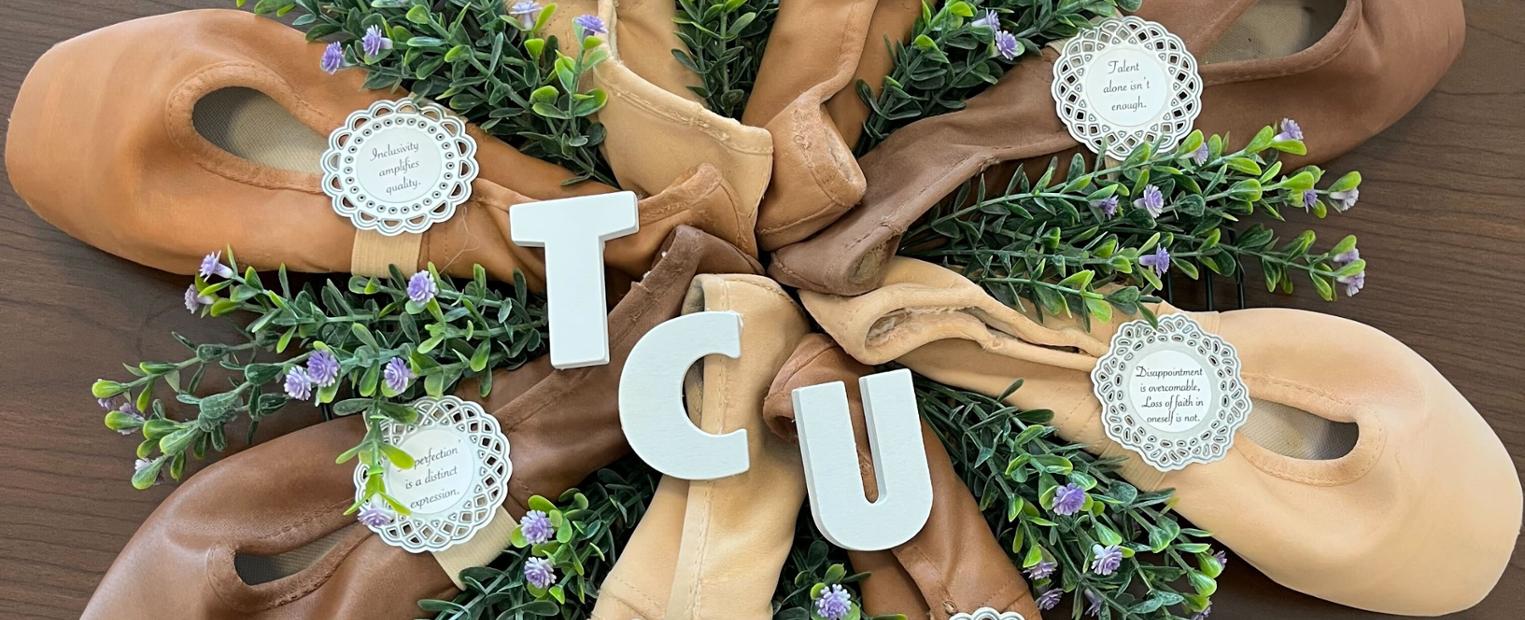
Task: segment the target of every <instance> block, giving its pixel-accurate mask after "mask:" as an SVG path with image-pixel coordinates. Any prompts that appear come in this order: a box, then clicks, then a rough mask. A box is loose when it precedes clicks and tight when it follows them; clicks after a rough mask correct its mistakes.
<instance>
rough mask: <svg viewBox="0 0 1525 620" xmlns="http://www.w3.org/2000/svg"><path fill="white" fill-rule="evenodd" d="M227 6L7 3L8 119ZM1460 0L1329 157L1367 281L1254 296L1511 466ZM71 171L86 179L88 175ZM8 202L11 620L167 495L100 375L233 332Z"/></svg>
mask: <svg viewBox="0 0 1525 620" xmlns="http://www.w3.org/2000/svg"><path fill="white" fill-rule="evenodd" d="M1415 1H1427V0H1415ZM231 4H232V2H231V1H229V0H221V1H217V0H80V1H74V2H59V1H56V0H5V2H3V3H0V99H3V101H0V109H3V110H6V111H7V114H9V110H10V108H11V103H12V102H13V101H14V100H15V96H16V90H17V88H18V87H19V86H20V84H21V80H22V78H23V77H24V76H25V75H26V72H27V70H28V68H30V67H31V65H32V62H33V61H34V60H36V58H37V57H38V56H39V55H40V54H42V53H43V51H44V50H46V49H47V48H48V47H49V46H50V45H52V44H54V43H56V42H58V41H61V40H63V39H66V38H69V37H72V36H74V35H76V34H79V33H82V32H85V31H88V30H92V29H95V28H100V27H103V26H106V25H109V24H111V23H115V22H118V21H123V20H127V19H131V18H134V17H139V16H144V15H152V14H158V13H165V12H169V11H174V10H179V9H185V8H195V7H206V6H231ZM1467 8H1468V17H1469V22H1470V23H1469V27H1468V32H1467V49H1466V53H1465V55H1464V56H1463V57H1462V59H1461V61H1460V62H1459V63H1458V64H1457V65H1456V67H1455V68H1453V69H1452V70H1451V73H1450V74H1449V75H1448V76H1447V77H1446V79H1445V81H1443V82H1442V83H1441V84H1440V87H1439V88H1438V89H1436V91H1435V92H1434V93H1433V94H1432V95H1430V97H1429V98H1428V99H1426V100H1425V101H1424V102H1423V103H1422V104H1421V105H1420V106H1419V107H1418V108H1417V109H1415V110H1414V111H1413V113H1411V114H1410V115H1409V116H1408V117H1407V118H1406V119H1404V120H1403V121H1402V122H1400V123H1399V124H1398V125H1397V126H1395V127H1393V128H1392V129H1390V130H1388V131H1387V132H1385V133H1383V134H1382V135H1380V136H1378V137H1377V138H1376V139H1374V140H1372V141H1371V142H1370V143H1369V144H1367V145H1365V146H1364V147H1362V148H1361V149H1360V150H1358V151H1357V152H1355V153H1353V154H1351V155H1349V156H1347V157H1344V158H1342V159H1340V160H1339V161H1336V162H1334V163H1333V164H1331V166H1330V168H1332V169H1334V170H1340V171H1343V170H1347V169H1359V170H1361V171H1362V172H1363V173H1364V174H1365V178H1366V182H1365V184H1364V185H1363V186H1362V196H1361V198H1362V200H1361V204H1360V206H1359V207H1358V208H1357V209H1356V210H1355V211H1353V212H1351V213H1350V214H1348V215H1346V216H1344V217H1339V218H1334V219H1332V220H1330V221H1328V222H1327V223H1325V224H1322V225H1321V227H1320V231H1321V232H1322V235H1321V236H1323V237H1324V238H1326V239H1337V238H1339V236H1341V235H1343V234H1345V233H1347V232H1354V233H1356V234H1358V235H1360V237H1361V250H1362V254H1363V256H1364V257H1366V258H1367V259H1368V261H1370V263H1371V267H1370V270H1369V275H1370V286H1369V287H1368V288H1367V290H1366V291H1365V292H1363V293H1362V294H1361V295H1360V296H1358V297H1356V298H1354V299H1350V300H1345V301H1341V302H1339V303H1338V304H1334V305H1326V304H1323V303H1322V302H1319V301H1317V300H1315V299H1312V298H1311V295H1309V294H1308V293H1309V291H1302V294H1300V295H1299V296H1297V297H1293V298H1287V297H1270V296H1266V295H1263V294H1261V295H1255V296H1253V298H1252V300H1251V303H1252V305H1283V306H1294V307H1301V308H1309V309H1314V310H1319V311H1323V312H1331V313H1334V314H1339V315H1343V316H1347V317H1351V318H1354V319H1357V320H1360V321H1364V322H1366V323H1369V324H1371V325H1374V326H1376V327H1378V328H1381V329H1383V330H1385V331H1387V332H1388V333H1390V334H1392V335H1394V336H1396V337H1397V338H1398V339H1400V340H1402V341H1404V342H1406V343H1408V344H1409V345H1410V346H1412V347H1413V348H1414V349H1416V350H1417V351H1419V352H1420V353H1421V354H1422V355H1424V356H1425V357H1426V358H1428V359H1429V360H1430V361H1431V362H1433V363H1434V364H1435V366H1436V367H1438V368H1439V369H1440V371H1441V372H1442V373H1444V374H1445V375H1446V377H1448V378H1450V380H1451V381H1452V382H1453V383H1454V384H1455V385H1456V387H1457V388H1458V389H1460V390H1461V392H1462V393H1463V394H1465V395H1466V396H1467V397H1468V398H1469V399H1470V400H1471V401H1472V403H1473V404H1474V405H1476V406H1477V409H1478V410H1479V411H1481V412H1482V414H1483V415H1484V416H1485V417H1486V418H1487V419H1488V421H1489V422H1490V423H1491V424H1492V425H1493V428H1494V429H1495V430H1496V431H1497V432H1498V434H1499V436H1500V437H1501V438H1502V439H1503V441H1504V443H1505V444H1506V445H1507V446H1508V447H1509V450H1510V452H1511V454H1512V455H1513V456H1514V462H1515V466H1516V468H1519V467H1520V465H1521V464H1522V463H1525V411H1522V410H1525V405H1522V401H1525V332H1522V331H1521V329H1520V327H1519V325H1518V322H1519V321H1518V318H1517V317H1518V315H1519V314H1520V312H1521V310H1522V309H1525V207H1522V205H1521V197H1522V196H1525V34H1522V33H1525V2H1520V1H1519V0H1468V1H1467ZM162 43H164V42H155V41H145V42H143V44H144V45H159V44H162ZM118 95H119V96H124V97H126V96H131V93H119V94H118ZM59 138H60V139H67V137H66V136H59ZM78 139H87V137H81V138H78ZM78 172H79V175H80V177H81V179H82V182H89V181H88V179H89V175H90V171H89V170H80V171H78ZM3 199H4V208H3V209H0V229H3V232H0V274H4V275H3V276H0V278H3V279H0V282H3V284H0V528H3V530H4V531H3V533H0V617H6V618H23V617H25V618H73V617H77V616H78V615H79V613H80V611H81V609H83V607H84V605H85V602H86V600H88V598H89V597H90V594H91V592H92V591H93V590H94V588H95V585H96V583H97V582H98V581H99V579H100V577H101V575H102V574H103V572H104V571H105V570H106V568H107V566H108V565H110V563H111V561H112V559H113V558H114V557H115V556H116V554H117V552H118V551H119V550H120V549H121V548H122V546H123V545H124V544H126V542H127V540H128V538H129V537H130V536H132V534H133V532H134V531H135V530H136V529H137V527H138V525H139V524H140V523H142V522H143V520H144V518H145V517H147V516H148V514H149V513H150V512H151V511H152V510H153V509H154V507H155V506H157V505H158V503H159V502H160V501H161V500H163V499H164V497H165V496H166V495H168V494H169V492H170V491H171V487H168V486H160V487H156V488H153V489H151V490H148V491H144V492H139V491H134V490H133V489H132V488H131V487H130V486H129V485H128V484H127V480H128V477H129V476H130V475H131V472H132V464H133V454H132V452H133V447H134V446H135V444H136V441H134V440H133V439H131V438H125V437H119V436H117V435H116V434H114V433H111V432H109V431H107V430H105V429H104V428H103V427H102V426H101V413H100V411H99V409H98V408H97V407H96V405H95V402H94V400H93V399H92V398H91V397H90V395H89V386H90V383H91V382H92V381H93V380H94V379H96V378H98V377H102V376H120V368H119V366H118V363H119V362H125V361H135V360H143V359H166V358H169V356H171V355H176V354H178V353H179V352H180V350H179V347H178V345H176V344H174V343H173V341H171V340H170V338H169V336H168V332H170V331H171V330H175V331H179V332H181V333H184V334H187V335H190V336H192V337H193V338H207V339H210V338H218V337H229V336H230V335H231V334H232V333H233V332H232V330H231V329H230V328H229V327H228V326H227V325H223V324H220V322H218V321H211V320H197V319H194V318H193V317H191V316H189V315H188V314H187V313H186V312H185V309H184V308H183V307H182V306H181V293H182V292H183V291H184V287H185V285H186V280H185V279H184V278H181V277H176V276H168V275H165V274H162V273H158V272H155V271H152V270H150V269H147V268H143V267H139V266H137V265H134V264H131V263H128V262H126V261H123V260H120V259H117V258H114V257H112V256H109V255H106V254H104V253H101V252H99V251H96V250H94V249H91V248H89V247H87V246H85V245H84V244H81V243H79V242H78V241H75V240H74V239H72V238H70V237H68V236H67V235H64V234H63V233H61V232H59V231H58V230H55V229H54V228H52V227H51V226H49V225H47V224H45V223H43V222H42V221H41V220H39V219H38V218H37V217H36V216H35V215H33V214H32V212H31V211H30V210H29V209H27V207H26V205H25V204H23V203H22V201H21V200H20V199H19V198H17V197H16V195H15V193H14V192H13V191H11V189H10V187H9V185H8V184H7V185H5V191H4V195H3ZM1294 223H1295V222H1294ZM288 417H289V419H287V420H285V421H284V422H283V423H282V426H283V428H273V427H262V429H261V431H262V432H261V435H262V436H265V437H268V436H271V435H273V434H275V433H276V432H280V431H282V430H285V429H289V428H293V427H295V426H298V425H301V424H306V423H311V422H312V421H313V420H315V419H316V417H315V413H313V412H310V411H309V412H304V413H297V414H291V415H289V416H288ZM1456 475H1457V476H1465V475H1466V472H1456ZM1456 509H1458V510H1466V509H1468V507H1465V506H1458V507H1456ZM178 586H179V584H172V583H165V584H162V585H161V587H166V588H173V587H178ZM144 596H153V593H151V592H145V593H144ZM1216 600H1217V609H1216V613H1214V618H1266V619H1270V618H1309V619H1336V618H1339V619H1345V618H1350V619H1354V618H1373V617H1380V616H1378V615H1376V614H1369V613H1364V612H1358V611H1354V610H1349V609H1344V608H1341V607H1338V606H1335V605H1332V604H1329V603H1325V602H1322V601H1319V600H1316V599H1313V598H1310V597H1307V596H1303V595H1300V594H1296V593H1293V592H1290V591H1288V590H1285V589H1282V588H1280V587H1278V586H1276V585H1274V584H1272V583H1271V582H1270V581H1269V580H1267V579H1266V578H1265V577H1263V576H1260V575H1259V574H1257V573H1256V572H1255V571H1254V570H1253V569H1251V568H1250V567H1248V566H1247V565H1246V564H1245V563H1244V562H1243V561H1235V562H1233V563H1231V566H1230V570H1229V571H1228V573H1227V576H1226V577H1225V578H1224V579H1223V581H1222V582H1221V584H1220V587H1219V591H1218V595H1217V597H1216ZM1452 617H1455V618H1476V619H1490V620H1491V619H1497V620H1504V619H1518V618H1521V617H1525V554H1522V552H1521V551H1520V549H1519V548H1518V547H1517V548H1516V550H1515V553H1514V559H1513V562H1512V563H1511V566H1510V567H1509V569H1508V572H1506V573H1505V575H1504V577H1503V580H1502V582H1501V583H1500V584H1499V585H1498V587H1497V588H1496V589H1495V590H1494V592H1493V594H1492V595H1491V596H1490V597H1488V599H1487V600H1485V601H1484V602H1483V603H1482V604H1480V605H1478V606H1477V607H1476V608H1474V609H1472V610H1469V611H1467V612H1464V613H1460V614H1456V615H1455V616H1452Z"/></svg>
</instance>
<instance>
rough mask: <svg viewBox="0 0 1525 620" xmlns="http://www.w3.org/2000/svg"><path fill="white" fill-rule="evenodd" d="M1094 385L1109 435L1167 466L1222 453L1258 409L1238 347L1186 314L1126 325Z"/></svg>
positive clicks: (1155, 463)
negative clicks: (1252, 409)
mask: <svg viewBox="0 0 1525 620" xmlns="http://www.w3.org/2000/svg"><path fill="white" fill-rule="evenodd" d="M1091 388H1092V391H1093V392H1094V393H1095V394H1096V400H1098V401H1100V402H1101V420H1102V428H1103V429H1104V430H1105V431H1106V433H1107V437H1109V438H1111V439H1112V441H1115V442H1117V443H1119V444H1121V445H1122V446H1123V447H1125V448H1127V449H1129V450H1132V451H1134V452H1137V453H1138V454H1139V456H1141V457H1143V459H1144V462H1146V463H1148V464H1150V465H1151V466H1153V467H1154V468H1155V469H1158V470H1160V471H1175V470H1179V469H1184V468H1185V467H1186V466H1188V465H1191V464H1192V463H1211V462H1214V461H1217V460H1220V459H1222V458H1223V457H1224V456H1225V455H1227V454H1228V450H1229V447H1231V446H1233V445H1234V433H1235V431H1238V430H1239V427H1240V426H1243V425H1244V421H1245V420H1246V419H1247V418H1249V415H1250V394H1249V390H1248V389H1246V388H1245V386H1244V379H1243V378H1241V377H1240V373H1239V353H1238V351H1236V350H1234V345H1232V344H1229V343H1228V342H1227V341H1225V340H1224V339H1222V338H1219V337H1218V336H1216V335H1213V334H1209V333H1207V332H1204V331H1202V327H1201V326H1199V325H1197V323H1196V321H1193V320H1192V319H1191V318H1190V317H1188V316H1186V315H1184V314H1171V315H1167V316H1163V317H1160V319H1159V327H1158V328H1156V327H1154V326H1151V325H1150V324H1149V322H1148V321H1145V320H1138V321H1130V322H1128V323H1125V324H1123V326H1122V327H1121V328H1120V329H1118V330H1117V334H1115V335H1113V336H1112V347H1111V349H1110V350H1108V351H1107V354H1106V355H1103V356H1102V357H1101V359H1100V360H1098V361H1097V362H1096V367H1095V368H1094V369H1092V370H1091Z"/></svg>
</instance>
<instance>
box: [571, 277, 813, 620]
mask: <svg viewBox="0 0 1525 620" xmlns="http://www.w3.org/2000/svg"><path fill="white" fill-rule="evenodd" d="M699 311H731V312H736V313H739V314H740V315H741V318H742V322H741V326H742V327H741V357H740V358H737V359H731V358H727V357H722V356H710V357H706V358H705V359H704V360H703V361H702V362H701V365H700V368H699V369H698V370H696V371H694V372H691V373H690V374H689V376H688V381H687V385H686V390H685V391H686V394H687V395H688V396H687V400H688V409H689V416H690V417H692V418H693V420H694V423H695V424H697V425H698V426H699V428H701V429H703V430H704V431H705V432H707V433H712V434H722V433H728V432H731V431H734V430H738V429H745V430H746V432H747V444H748V452H749V459H750V463H751V467H750V468H748V469H747V471H746V472H744V473H741V474H738V475H735V476H730V477H727V478H721V479H718V480H693V481H681V480H676V479H673V478H664V479H663V481H662V489H664V490H666V491H670V492H669V493H666V494H662V493H659V494H658V496H657V497H656V498H655V499H653V500H652V506H651V508H652V510H651V511H650V512H647V514H646V516H645V517H643V518H642V519H641V523H640V525H639V526H637V527H636V531H635V534H634V535H633V536H632V537H631V543H630V544H631V546H632V549H627V550H626V552H625V553H624V554H623V555H621V556H620V560H619V562H618V563H616V564H615V566H614V569H613V571H611V572H610V575H609V578H608V579H606V580H605V582H604V585H603V586H602V588H601V589H600V592H601V596H600V598H599V601H598V605H597V606H596V607H595V608H594V611H593V617H594V618H597V619H600V620H602V619H608V620H630V618H631V617H632V615H631V612H632V611H634V612H637V615H634V616H633V617H636V618H642V619H644V620H660V619H666V620H706V619H708V618H736V619H738V620H752V619H755V620H766V619H767V618H770V617H772V599H773V591H774V589H775V588H776V587H777V586H778V579H779V573H780V572H781V571H782V570H783V567H784V560H785V559H786V558H787V557H788V554H789V546H790V543H791V542H793V539H794V526H795V520H796V519H797V517H798V516H799V514H800V506H801V505H802V504H803V503H804V501H805V474H804V471H803V469H801V465H800V452H799V448H798V447H797V446H795V445H794V443H793V442H790V441H786V440H784V439H781V438H779V437H777V436H775V435H774V434H773V433H771V432H769V431H768V427H767V426H766V425H765V424H764V422H763V397H764V396H765V395H766V394H767V391H768V385H769V383H770V382H771V381H772V380H773V377H774V375H775V373H777V372H778V369H779V367H780V366H782V365H783V364H784V362H785V361H786V360H787V359H788V358H789V354H790V353H791V352H792V351H793V350H794V345H795V343H797V342H799V340H800V338H802V337H804V335H805V330H806V326H805V317H804V315H803V314H802V313H801V312H800V309H799V307H798V306H796V305H795V303H794V300H792V299H790V298H789V296H788V294H786V293H785V292H784V290H783V289H782V288H780V287H779V286H778V284H776V283H774V282H773V281H772V280H769V279H767V278H762V277H758V276H750V275H729V276H727V275H702V276H699V277H697V278H695V279H694V283H693V286H692V288H690V290H689V297H688V301H687V302H686V303H685V304H684V312H685V313H690V312H699ZM677 498H681V503H682V509H681V510H677V509H676V504H677V502H678V501H680V500H679V499H677ZM674 540H676V543H677V544H675V545H663V544H660V543H661V542H664V541H665V542H671V541H674ZM638 542H639V546H637V543H638ZM664 578H665V580H664ZM606 597H607V600H606Z"/></svg>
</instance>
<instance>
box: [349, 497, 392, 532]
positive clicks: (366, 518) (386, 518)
mask: <svg viewBox="0 0 1525 620" xmlns="http://www.w3.org/2000/svg"><path fill="white" fill-rule="evenodd" d="M355 520H356V521H359V522H361V523H363V524H365V526H366V527H382V526H384V525H387V524H389V523H391V522H392V512H391V511H390V510H387V509H385V508H382V507H380V506H377V505H376V503H375V502H367V503H366V505H365V508H361V509H360V514H357V515H355Z"/></svg>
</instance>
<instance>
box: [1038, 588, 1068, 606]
mask: <svg viewBox="0 0 1525 620" xmlns="http://www.w3.org/2000/svg"><path fill="white" fill-rule="evenodd" d="M1063 598H1064V590H1060V589H1059V588H1049V589H1047V590H1044V591H1043V594H1039V595H1038V600H1036V601H1033V602H1035V603H1037V604H1038V610H1039V611H1048V610H1050V609H1053V608H1055V607H1058V606H1059V601H1060V600H1061V599H1063Z"/></svg>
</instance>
